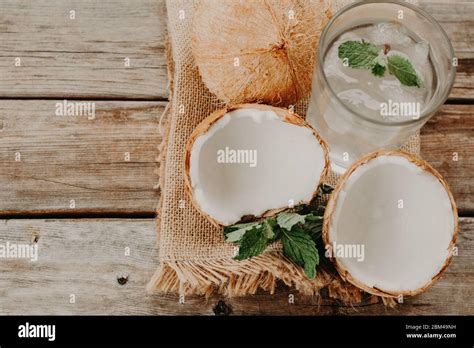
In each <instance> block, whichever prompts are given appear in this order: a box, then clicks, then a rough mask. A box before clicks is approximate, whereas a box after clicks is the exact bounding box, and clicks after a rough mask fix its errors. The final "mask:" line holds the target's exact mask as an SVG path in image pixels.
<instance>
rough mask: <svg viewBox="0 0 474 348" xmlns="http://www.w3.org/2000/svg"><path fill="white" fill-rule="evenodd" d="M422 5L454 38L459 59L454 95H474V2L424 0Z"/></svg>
mask: <svg viewBox="0 0 474 348" xmlns="http://www.w3.org/2000/svg"><path fill="white" fill-rule="evenodd" d="M420 7H421V8H423V9H424V10H425V11H426V12H428V13H429V14H430V15H432V16H433V17H434V18H435V19H436V20H437V21H438V22H439V23H440V25H441V26H442V27H443V29H444V30H445V31H446V34H448V36H449V38H450V39H451V42H452V45H453V48H454V51H455V53H456V57H457V58H458V59H459V66H458V68H457V74H456V81H455V83H454V88H453V91H452V93H451V96H450V98H459V99H473V98H474V79H473V78H472V76H473V73H474V46H473V45H472V43H473V42H474V2H472V1H465V0H454V1H453V0H434V1H433V0H422V1H420Z"/></svg>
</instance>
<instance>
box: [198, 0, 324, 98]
mask: <svg viewBox="0 0 474 348" xmlns="http://www.w3.org/2000/svg"><path fill="white" fill-rule="evenodd" d="M331 16H332V13H331V10H330V1H327V0H314V1H310V0H300V1H298V0H254V1H248V0H242V1H239V0H223V1H215V0H200V1H199V3H198V5H197V8H196V12H195V16H194V23H193V30H192V49H193V55H194V58H195V61H196V64H197V66H198V67H199V71H200V74H201V77H202V79H203V81H204V83H205V84H206V86H207V87H208V88H209V90H210V91H211V92H212V93H214V94H215V95H216V96H217V97H218V98H219V99H220V100H222V101H224V102H225V103H227V104H238V103H249V102H260V103H266V104H272V105H275V106H288V105H291V104H294V103H296V102H297V101H298V100H299V99H301V98H303V97H305V96H307V95H308V94H309V92H310V90H311V77H312V73H313V66H314V62H315V58H316V47H317V44H318V41H319V37H320V35H321V32H322V30H323V28H324V27H325V26H326V24H327V22H328V21H329V19H330V18H331Z"/></svg>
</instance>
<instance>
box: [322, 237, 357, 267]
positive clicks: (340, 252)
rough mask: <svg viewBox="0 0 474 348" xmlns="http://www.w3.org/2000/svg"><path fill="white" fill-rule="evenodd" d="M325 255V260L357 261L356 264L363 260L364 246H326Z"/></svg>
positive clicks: (336, 244) (334, 243)
mask: <svg viewBox="0 0 474 348" xmlns="http://www.w3.org/2000/svg"><path fill="white" fill-rule="evenodd" d="M325 248H326V252H325V255H326V257H327V258H333V257H338V258H349V259H357V261H358V262H362V261H364V260H365V245H364V244H338V243H336V242H332V244H328V245H326V247H325Z"/></svg>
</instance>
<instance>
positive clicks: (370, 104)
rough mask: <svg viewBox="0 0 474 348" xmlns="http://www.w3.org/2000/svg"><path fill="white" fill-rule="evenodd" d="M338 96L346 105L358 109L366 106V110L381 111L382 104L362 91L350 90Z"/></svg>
mask: <svg viewBox="0 0 474 348" xmlns="http://www.w3.org/2000/svg"><path fill="white" fill-rule="evenodd" d="M337 96H338V97H339V98H340V99H341V100H343V101H345V102H346V104H351V105H353V106H356V107H361V106H365V108H367V109H370V110H374V111H379V110H380V102H379V101H377V100H375V99H374V98H372V97H371V96H370V95H369V94H367V93H365V92H364V91H363V90H361V89H356V88H354V89H348V90H347V91H343V92H339V93H338V94H337Z"/></svg>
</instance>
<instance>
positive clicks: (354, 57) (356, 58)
mask: <svg viewBox="0 0 474 348" xmlns="http://www.w3.org/2000/svg"><path fill="white" fill-rule="evenodd" d="M379 52H380V49H379V48H378V47H377V46H376V45H374V44H371V43H369V42H365V41H364V40H362V41H346V42H343V43H342V44H341V45H340V46H339V48H338V56H339V58H340V59H342V60H343V61H345V62H347V64H348V65H349V66H350V67H351V68H355V69H372V67H373V66H374V64H375V63H376V59H377V57H378V56H379Z"/></svg>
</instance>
